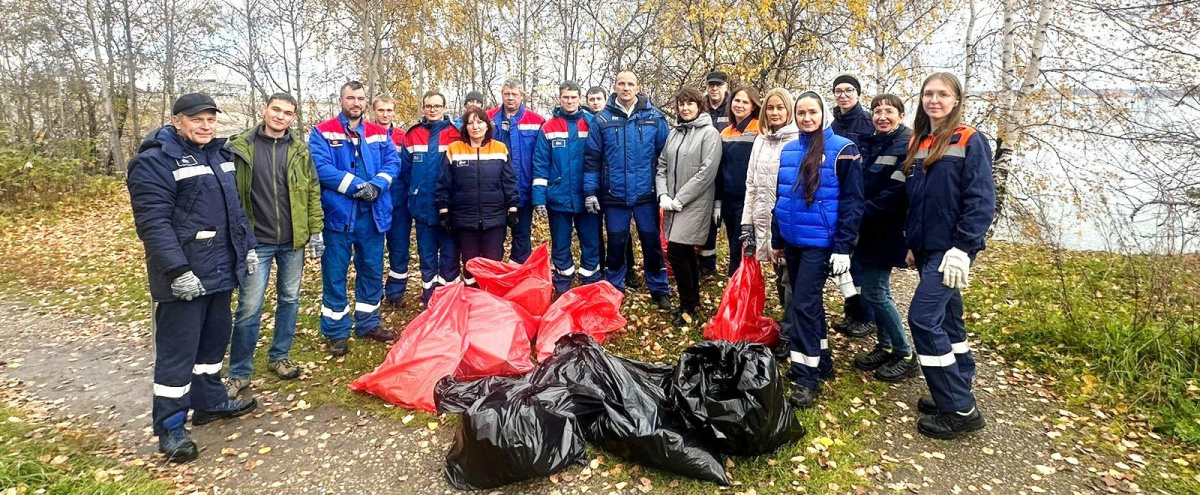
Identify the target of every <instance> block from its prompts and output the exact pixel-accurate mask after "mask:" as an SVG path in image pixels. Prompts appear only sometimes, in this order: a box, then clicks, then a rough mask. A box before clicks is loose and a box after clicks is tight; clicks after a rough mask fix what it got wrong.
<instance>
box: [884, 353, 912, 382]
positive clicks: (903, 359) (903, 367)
mask: <svg viewBox="0 0 1200 495" xmlns="http://www.w3.org/2000/svg"><path fill="white" fill-rule="evenodd" d="M918 371H921V366H920V365H918V364H917V360H916V359H915V358H913V355H912V354H909V355H907V356H894V357H893V358H892V360H891V361H888V363H887V364H885V365H883V367H881V368H879V369H877V370H875V378H876V379H877V380H879V381H881V382H888V383H896V382H901V381H904V380H906V379H908V378H909V377H912V376H913V375H916V374H917V372H918Z"/></svg>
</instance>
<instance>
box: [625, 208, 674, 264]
mask: <svg viewBox="0 0 1200 495" xmlns="http://www.w3.org/2000/svg"><path fill="white" fill-rule="evenodd" d="M630 235H634V233H633V232H630ZM658 240H659V241H660V242H662V252H663V264H664V265H667V277H670V278H675V270H674V269H672V268H671V264H670V263H668V262H667V213H666V212H664V211H662V210H658ZM629 242H633V240H630V241H629ZM642 249H646V248H645V246H643V247H642ZM629 269H630V270H632V269H633V267H632V266H631V267H629Z"/></svg>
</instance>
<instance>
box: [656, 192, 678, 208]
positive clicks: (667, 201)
mask: <svg viewBox="0 0 1200 495" xmlns="http://www.w3.org/2000/svg"><path fill="white" fill-rule="evenodd" d="M658 209H660V210H662V211H675V201H674V200H672V199H671V197H670V196H667V195H666V194H662V195H659V196H658Z"/></svg>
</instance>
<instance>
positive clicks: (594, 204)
mask: <svg viewBox="0 0 1200 495" xmlns="http://www.w3.org/2000/svg"><path fill="white" fill-rule="evenodd" d="M583 207H584V208H587V212H588V213H600V200H599V199H596V197H595V196H588V197H586V198H584V199H583Z"/></svg>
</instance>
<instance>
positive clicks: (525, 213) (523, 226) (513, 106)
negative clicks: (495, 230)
mask: <svg viewBox="0 0 1200 495" xmlns="http://www.w3.org/2000/svg"><path fill="white" fill-rule="evenodd" d="M500 91H501V93H500V95H501V98H503V104H502V105H500V106H498V107H496V108H493V109H491V110H490V111H488V117H491V119H492V123H493V124H494V125H495V130H494V131H493V132H494V134H493V135H492V138H493V139H495V140H497V141H500V142H501V143H504V145H505V146H507V147H508V155H509V163H511V164H512V168H513V171H514V172H516V173H517V190H518V191H519V192H520V193H521V204H520V206H518V207H517V224H516V225H515V226H514V227H512V250H511V251H510V252H509V255H508V258H509V260H511V261H515V262H517V263H524V262H525V260H526V259H528V258H529V253H531V252H532V251H533V246H532V245H531V240H530V237H531V236H532V234H533V202H532V190H533V147H534V144H535V143H537V138H538V134H540V133H541V130H542V124H545V123H546V119H544V118H542V116H541V115H538V114H537V113H535V112H534V111H533V110H529V109H528V108H525V87H524V86H523V85H522V84H521V81H518V80H516V79H509V80H507V81H504V87H502V88H501V89H500Z"/></svg>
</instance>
